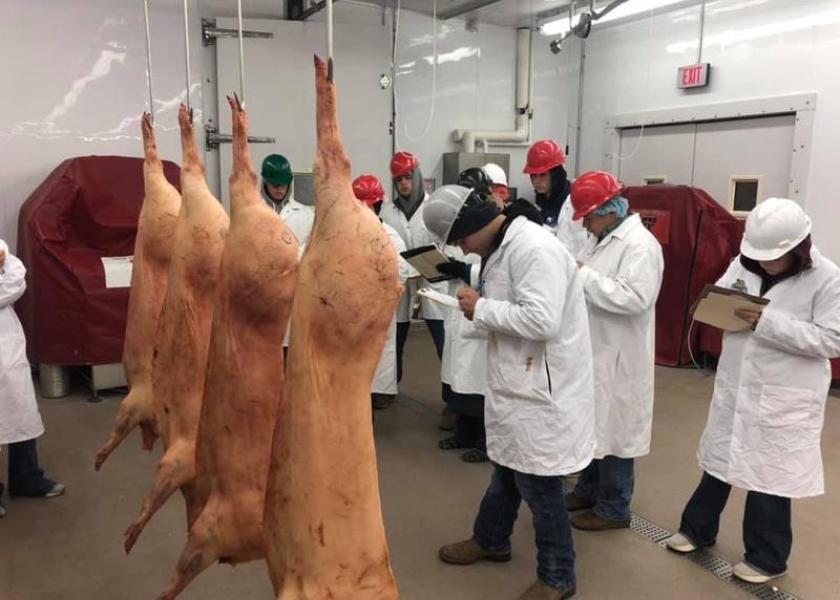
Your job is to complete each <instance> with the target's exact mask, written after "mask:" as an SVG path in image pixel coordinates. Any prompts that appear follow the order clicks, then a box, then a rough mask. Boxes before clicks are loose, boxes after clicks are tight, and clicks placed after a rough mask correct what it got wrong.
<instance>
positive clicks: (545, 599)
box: [519, 579, 577, 600]
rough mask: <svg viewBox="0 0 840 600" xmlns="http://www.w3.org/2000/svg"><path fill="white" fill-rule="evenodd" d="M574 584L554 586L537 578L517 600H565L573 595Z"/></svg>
mask: <svg viewBox="0 0 840 600" xmlns="http://www.w3.org/2000/svg"><path fill="white" fill-rule="evenodd" d="M575 591H577V590H576V589H575V586H574V585H572V586H571V587H560V588H554V587H551V586H550V585H548V584H547V583H545V582H544V581H540V580H539V579H537V581H536V582H534V585H532V586H531V587H529V588H528V590H527V591H526V592H525V593H524V594H522V595H521V596H519V600H566V598H571V597H572V596H574V595H575Z"/></svg>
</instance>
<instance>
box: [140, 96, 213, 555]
mask: <svg viewBox="0 0 840 600" xmlns="http://www.w3.org/2000/svg"><path fill="white" fill-rule="evenodd" d="M178 124H179V126H180V129H181V144H182V148H183V164H182V165H181V196H182V205H181V212H180V214H179V216H178V223H177V226H176V232H175V245H174V249H173V254H172V264H171V265H170V268H169V280H168V281H169V282H168V287H167V290H166V300H165V301H164V309H163V315H162V319H161V331H160V335H158V336H157V345H156V348H155V356H154V361H153V372H152V383H153V388H154V398H155V411H156V414H158V415H159V419H160V420H161V421H165V422H166V427H161V432H160V433H161V437H162V439H163V442H164V447H165V452H164V454H163V457H162V458H161V459H160V462H159V463H158V466H157V470H156V472H155V479H154V483H153V484H152V489H151V491H150V492H149V494H148V495H147V497H146V499H145V501H144V502H143V508H142V511H141V513H140V515H139V516H138V517H137V519H136V520H135V522H134V523H133V524H132V525H131V526H130V527H129V528H128V529H127V530H126V532H125V549H126V552H129V551H130V550H131V548H132V546H133V545H134V543H135V542H136V541H137V537H138V536H139V535H140V533H141V531H142V530H143V528H144V527H145V525H146V524H147V523H148V521H149V519H151V517H152V515H154V513H155V512H156V511H157V510H158V509H159V508H160V507H161V506H162V505H163V503H164V502H165V501H166V499H167V498H169V496H170V495H172V493H173V492H174V491H176V490H178V489H181V490H182V492H183V494H184V499H185V501H186V505H187V522H188V523H192V521H193V520H194V518H195V514H196V512H197V501H198V497H197V494H196V492H195V489H194V488H193V486H192V481H193V477H194V475H195V440H196V434H197V430H198V419H199V415H200V413H201V401H202V398H203V395H204V375H205V371H206V369H207V354H208V349H209V347H210V329H211V325H212V318H213V302H214V300H215V297H216V284H217V280H218V277H219V264H220V262H221V257H222V250H223V248H224V245H225V239H226V237H227V234H228V224H229V220H228V216H227V213H225V211H224V209H223V208H222V205H221V204H220V203H219V201H218V200H217V199H216V198H215V197H214V196H213V194H211V193H210V190H209V189H208V188H207V182H206V181H205V178H204V165H203V164H202V162H201V158H200V157H199V153H198V146H197V145H196V142H195V134H194V131H193V124H192V119H191V116H190V114H189V112H188V111H187V109H186V107H184V106H181V108H180V110H179V113H178Z"/></svg>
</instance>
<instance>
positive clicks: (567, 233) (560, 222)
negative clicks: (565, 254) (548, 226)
mask: <svg viewBox="0 0 840 600" xmlns="http://www.w3.org/2000/svg"><path fill="white" fill-rule="evenodd" d="M574 214H575V209H574V207H573V206H572V197H571V196H566V201H565V202H563V206H561V207H560V214H559V215H557V228H556V229H555V230H554V232H555V233H556V234H557V239H558V240H560V242H561V243H562V244H563V245H564V246H565V247H566V250H568V251H569V253H570V254H571V255H572V258H578V257H579V256H580V254H581V252H583V251H584V249H585V248H586V247H587V246H588V245H589V244H588V243H589V238H590V235H589V232H588V231H587V230H586V228H585V227H584V226H583V219H580V220H578V221H574V220H572V217H573V216H574Z"/></svg>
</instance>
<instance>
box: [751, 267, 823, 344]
mask: <svg viewBox="0 0 840 600" xmlns="http://www.w3.org/2000/svg"><path fill="white" fill-rule="evenodd" d="M813 306H814V309H813V310H814V312H813V320H812V321H800V320H797V319H794V318H792V317H791V316H789V315H787V314H785V313H784V312H782V311H779V310H774V309H773V303H772V302H771V303H770V304H769V305H767V308H765V309H764V311H763V312H762V314H761V319H759V321H758V325H757V326H756V328H755V336H756V337H757V338H759V339H760V340H762V341H764V342H766V343H768V344H770V345H771V346H774V347H775V348H778V349H779V350H782V351H784V352H790V353H791V354H799V355H802V356H810V357H817V358H826V359H832V358H838V357H840V278H837V277H835V278H833V279H830V280H829V281H827V282H826V284H825V285H823V286H822V287H821V288H820V289H819V290H817V293H816V295H815V296H814V304H813Z"/></svg>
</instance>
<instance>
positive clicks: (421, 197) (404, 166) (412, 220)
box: [379, 152, 454, 430]
mask: <svg viewBox="0 0 840 600" xmlns="http://www.w3.org/2000/svg"><path fill="white" fill-rule="evenodd" d="M391 177H392V178H393V181H394V197H393V199H392V200H388V199H386V200H385V201H384V202H383V203H382V209H381V210H380V212H379V217H380V218H381V219H382V222H383V223H387V224H388V225H390V226H391V227H393V228H394V229H395V230H396V231H397V233H399V234H400V237H401V238H402V240H403V242H405V247H406V248H407V249H408V250H413V249H415V248H420V247H423V246H429V245H433V244H434V243H435V239H434V237H433V236H432V234H430V233H429V232H428V231H427V230H426V228H425V227H424V226H423V216H422V215H423V206H424V204H425V203H426V201H427V199H428V197H429V195H428V194H427V193H426V191H425V189H424V188H423V174H422V172H421V171H420V162H419V161H418V160H417V158H416V157H415V156H414V155H412V154H410V153H408V152H397V153H396V154H395V155H394V156H393V158H392V159H391ZM422 287H429V288H432V289H434V290H436V291H438V292H441V293H444V294H445V293H446V291H447V289H448V284H447V282H446V281H443V282H439V283H429V282H428V281H425V280H423V279H421V278H419V277H416V278H412V279H411V280H409V282H408V286H407V288H408V289H407V290H406V293H405V294H403V297H402V298H401V299H400V304H399V307H398V309H397V381H402V374H403V351H404V350H405V342H406V340H407V339H408V330H409V326H410V324H411V312H412V308H413V306H414V302H415V299H416V298H417V290H419V289H420V288H422ZM420 311H421V313H422V316H423V320H424V321H426V326H427V327H428V329H429V333H430V334H431V336H432V340H433V341H434V344H435V351H436V352H437V355H438V358H441V357H442V355H443V342H444V336H445V333H444V325H443V319H444V316H445V315H446V309H445V307H443V306H442V305H440V304H438V303H436V302H433V301H432V300H429V299H428V298H421V299H420ZM453 427H454V423H453V418H452V416H451V415H450V414H449V413H448V411H445V414H444V415H443V416H442V418H441V429H445V430H451V429H452V428H453Z"/></svg>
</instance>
